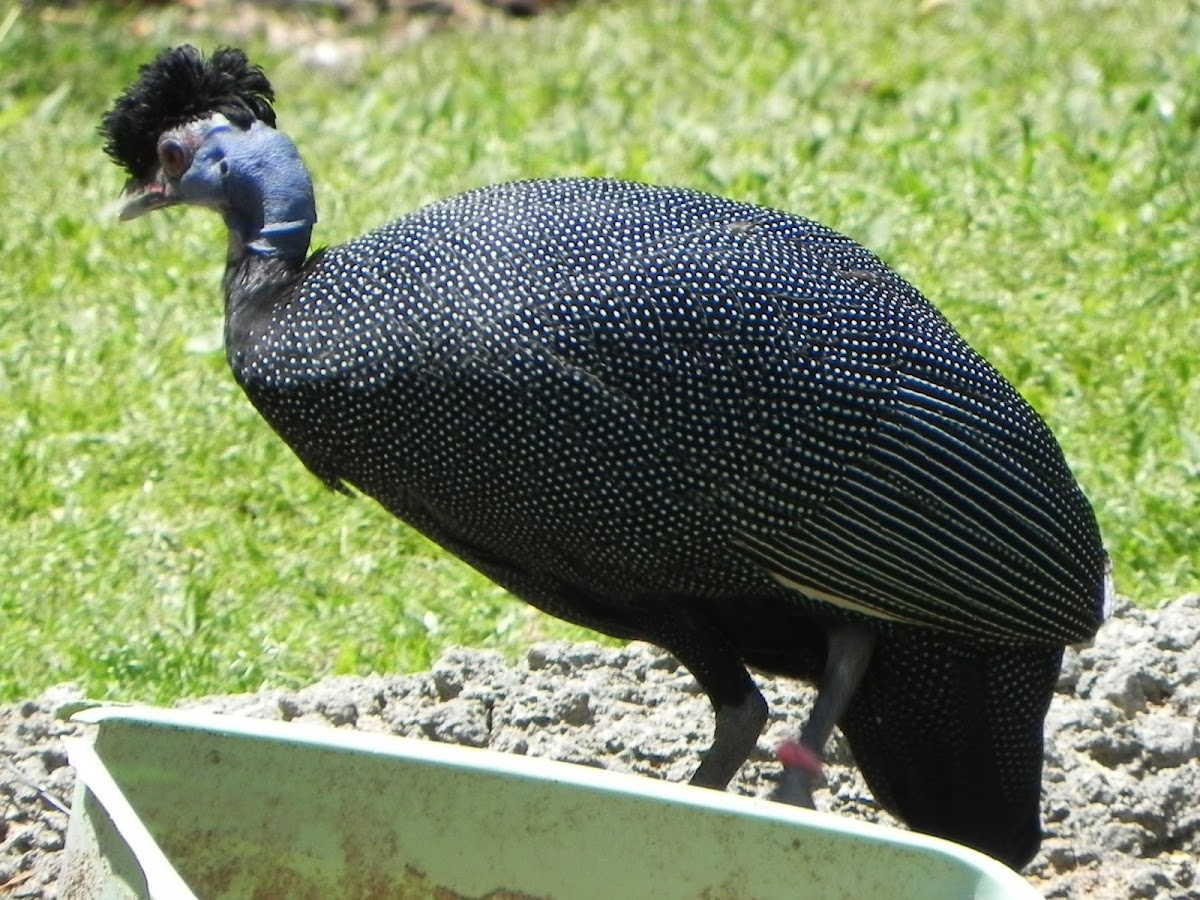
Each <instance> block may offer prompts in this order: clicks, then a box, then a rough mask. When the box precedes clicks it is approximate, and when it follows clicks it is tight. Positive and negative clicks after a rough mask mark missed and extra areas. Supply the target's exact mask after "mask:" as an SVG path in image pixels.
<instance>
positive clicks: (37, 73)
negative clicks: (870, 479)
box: [0, 0, 1200, 702]
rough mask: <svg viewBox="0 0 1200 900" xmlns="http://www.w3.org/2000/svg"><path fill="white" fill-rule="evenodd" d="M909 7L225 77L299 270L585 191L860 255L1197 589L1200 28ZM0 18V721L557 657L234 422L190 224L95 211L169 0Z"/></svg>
mask: <svg viewBox="0 0 1200 900" xmlns="http://www.w3.org/2000/svg"><path fill="white" fill-rule="evenodd" d="M922 9H923V7H922V5H921V4H919V3H915V2H913V3H899V4H898V3H894V2H891V0H863V2H860V3H855V4H833V3H813V2H811V0H759V2H745V0H707V2H701V0H696V2H683V0H678V2H673V3H666V2H643V3H636V2H632V0H626V2H612V3H602V4H580V5H579V6H578V7H577V8H576V10H575V11H574V12H572V13H571V14H570V15H566V16H561V17H548V18H543V19H539V20H534V21H529V22H519V23H518V22H514V23H508V24H504V25H501V26H497V27H494V28H491V29H489V30H486V31H484V32H483V33H475V34H469V33H466V32H454V31H451V32H447V33H443V34H439V35H435V36H434V37H432V38H430V39H428V40H425V41H422V42H418V43H415V44H412V45H409V46H405V47H402V48H400V49H395V48H384V47H382V46H379V47H377V48H376V49H373V50H371V51H370V52H369V54H368V56H367V57H366V59H365V60H364V61H363V62H362V64H361V66H360V67H358V68H357V69H355V70H354V71H352V72H350V73H334V74H331V73H329V72H324V71H320V70H318V69H315V68H313V67H312V66H309V65H305V64H302V63H301V62H299V61H297V60H296V59H295V58H294V57H289V56H284V55H281V54H279V53H278V52H273V51H270V50H268V49H264V48H263V47H262V46H259V45H257V44H256V43H255V42H251V43H250V44H249V45H248V50H249V51H250V52H251V54H252V55H253V56H255V57H256V58H258V59H260V60H261V61H262V62H263V63H264V64H265V65H266V66H267V68H268V70H269V73H270V75H271V76H272V78H273V80H274V81H275V85H276V89H277V91H278V94H279V97H280V102H279V114H280V123H281V126H282V127H283V128H284V129H285V130H287V131H288V132H289V133H290V134H291V135H292V136H293V137H294V138H295V139H296V141H297V143H298V144H299V146H300V147H301V149H302V151H303V152H304V154H305V156H306V159H307V160H308V162H309V164H310V167H311V168H312V170H313V174H314V179H315V181H316V183H317V188H318V201H319V208H320V211H321V222H320V224H319V225H318V230H317V240H318V241H319V242H323V243H333V242H337V241H340V240H342V239H345V238H347V237H350V236H352V235H354V234H357V233H359V232H361V231H363V230H365V229H366V228H368V227H370V226H373V225H376V224H379V223H382V222H384V221H386V220H387V219H389V218H391V217H393V216H395V215H398V214H400V213H402V212H404V211H406V210H409V209H411V208H413V207H414V206H416V205H418V204H420V203H422V202H425V201H428V200H431V199H433V198H436V197H439V196H443V195H446V194H449V193H452V192H455V191H458V190H461V189H465V188H469V187H472V186H475V185H479V184H483V183H486V182H491V181H496V180H500V179H508V178H517V177H527V176H545V175H564V174H578V173H582V174H592V175H601V174H603V175H615V176H622V177H627V178H635V179H643V180H649V181H655V182H670V183H677V184H683V185H688V186H692V187H696V188H701V189H705V190H711V191H715V192H719V193H723V194H728V195H731V196H734V197H737V198H740V199H745V200H750V201H755V202H762V203H767V204H770V205H773V206H778V207H782V208H785V209H790V210H793V211H796V212H801V213H804V214H806V215H809V216H811V217H813V218H816V219H819V220H821V221H823V222H825V223H827V224H829V225H832V226H834V227H836V228H839V229H840V230H842V231H844V232H846V233H848V234H850V235H852V236H854V237H856V238H858V239H859V240H861V241H863V242H864V243H866V244H867V245H868V246H870V247H871V248H872V249H874V250H875V251H876V252H878V253H880V254H881V255H882V256H883V257H884V258H885V259H887V260H888V261H889V262H891V263H892V264H893V265H895V266H896V267H897V268H898V269H899V270H900V271H901V272H902V273H903V274H905V275H906V276H907V277H909V278H910V279H911V280H912V281H914V282H915V283H916V284H917V285H918V286H919V287H921V289H922V290H923V291H924V292H925V293H926V295H927V296H929V297H930V298H931V299H932V300H933V301H934V302H935V303H936V304H937V305H938V306H939V307H940V308H941V309H942V310H943V311H944V312H945V313H946V314H947V315H948V316H949V317H950V318H951V320H952V321H954V322H955V324H956V325H957V326H958V327H959V329H960V330H961V331H962V332H963V333H964V335H965V336H966V337H967V338H968V340H969V341H970V342H971V343H972V344H973V345H974V346H976V347H977V348H978V349H980V350H981V351H982V352H983V353H984V354H985V355H986V356H987V357H988V358H989V359H991V360H992V361H993V362H994V363H995V364H996V365H997V366H998V367H999V368H1000V369H1001V370H1002V371H1003V372H1004V373H1005V374H1006V375H1008V376H1009V378H1010V379H1011V380H1012V381H1014V383H1016V385H1017V386H1018V388H1019V389H1020V390H1021V391H1022V392H1023V393H1024V394H1025V395H1026V396H1027V397H1028V398H1029V399H1030V400H1031V402H1032V403H1033V404H1034V405H1035V406H1036V407H1037V408H1038V409H1039V410H1040V411H1041V412H1042V414H1043V415H1044V416H1045V417H1046V418H1047V420H1048V421H1049V422H1050V424H1051V425H1052V427H1053V428H1054V430H1055V432H1056V433H1057V434H1058V436H1059V438H1060V440H1061V442H1062V444H1063V446H1064V449H1065V450H1066V452H1067V455H1068V457H1069V458H1070V460H1071V461H1072V464H1073V466H1074V468H1075V471H1076V473H1077V475H1078V477H1079V479H1080V481H1081V483H1082V484H1083V485H1084V488H1085V490H1086V491H1087V493H1088V495H1089V496H1090V497H1091V498H1092V500H1093V502H1094V504H1095V506H1096V509H1097V513H1098V515H1099V518H1100V522H1101V526H1102V529H1103V531H1104V534H1105V536H1106V541H1107V544H1108V546H1109V548H1110V550H1111V552H1112V554H1113V556H1114V560H1115V564H1116V570H1117V577H1118V584H1119V588H1120V589H1121V591H1122V592H1124V593H1126V594H1128V595H1130V596H1132V597H1134V598H1135V599H1136V600H1137V601H1138V602H1139V603H1142V604H1154V603H1156V602H1159V601H1161V600H1163V599H1166V598H1170V597H1173V596H1177V595H1179V594H1181V593H1184V592H1186V591H1190V590H1197V589H1198V588H1200V530H1198V529H1200V525H1198V523H1200V361H1198V360H1200V349H1198V348H1200V311H1198V309H1200V307H1198V304H1200V296H1197V294H1198V293H1200V290H1198V289H1200V278H1198V277H1197V272H1198V271H1200V270H1198V268H1197V267H1196V266H1195V265H1194V263H1193V254H1194V253H1195V247H1196V234H1197V233H1198V228H1197V226H1198V225H1200V222H1198V218H1200V213H1198V212H1197V209H1198V205H1197V204H1198V201H1200V149H1198V146H1197V135H1198V132H1200V93H1198V86H1200V50H1198V48H1200V5H1198V4H1197V3H1195V2H1192V3H1184V2H1159V3H1153V4H1150V3H1144V4H1127V3H1119V2H1115V0H1114V2H1105V0H1094V2H1077V0H1072V2H1066V0H1061V2H1045V3H1038V2H1033V0H1024V2H1021V0H1016V2H1007V3H991V2H967V0H963V2H956V3H949V4H944V5H940V6H939V5H935V4H925V6H924V10H925V11H922ZM0 22H2V23H3V24H2V25H0V35H2V37H0V59H2V60H3V62H2V64H0V171H2V172H3V177H2V178H0V209H2V210H3V211H4V214H5V215H4V220H3V228H0V260H3V263H2V265H0V447H3V448H4V453H5V460H4V463H3V465H0V573H2V575H0V699H11V698H17V697H22V696H28V695H31V694H34V693H36V692H37V691H39V690H40V689H42V688H43V687H45V686H47V685H49V684H52V683H54V682H57V681H62V680H74V681H77V682H79V683H80V684H81V685H82V686H83V687H84V688H85V689H86V690H87V691H88V692H89V693H90V694H92V695H94V696H105V697H118V698H123V699H147V700H152V701H157V702H166V701H169V700H171V699H173V698H175V697H179V696H182V695H188V694H197V693H204V692H213V691H238V690H250V689H255V688H258V687H260V686H262V685H264V684H272V685H296V684H300V683H304V682H307V681H310V680H312V679H314V678H316V677H318V676H321V675H324V674H328V673H330V672H367V671H372V670H379V671H387V670H404V669H414V668H420V667H423V666H425V665H427V664H428V663H429V662H430V661H431V659H432V658H434V657H435V656H436V655H437V653H438V652H439V651H440V650H441V649H442V648H443V647H445V646H447V645H450V644H456V643H462V644H470V645H487V646H499V647H504V648H508V649H514V648H517V647H519V646H520V645H521V644H522V643H523V642H526V641H528V640H529V639H531V638H533V637H538V636H546V635H551V636H558V635H567V636H579V635H580V634H582V632H579V631H577V630H573V629H570V628H568V627H567V626H564V625H561V624H559V623H555V622H553V621H552V620H549V619H546V618H544V617H541V616H539V615H537V614H535V613H533V612H531V611H529V610H528V609H526V608H525V607H523V606H521V605H519V604H517V603H515V602H514V601H512V600H511V599H509V598H508V597H507V596H506V595H504V594H503V592H501V591H499V590H498V589H497V588H495V587H493V586H491V585H490V584H489V583H488V582H487V581H486V580H484V579H483V578H482V577H480V576H478V575H476V574H475V573H473V572H471V571H470V570H468V569H466V568H465V567H463V566H462V565H460V564H459V563H457V562H455V561H454V560H452V559H450V558H448V557H446V556H445V555H443V554H441V553H440V552H439V551H437V550H436V548H433V547H432V546H431V545H429V544H428V543H427V542H425V541H424V540H423V539H421V538H420V537H418V536H416V535H414V534H413V533H412V532H410V531H409V530H408V529H406V528H405V527H404V526H402V525H400V524H399V523H397V522H394V521H393V520H391V519H389V518H388V517H387V516H386V515H384V514H383V513H381V512H380V511H379V510H378V509H377V508H375V507H374V505H373V504H372V503H371V502H370V501H367V500H365V499H358V500H348V499H345V498H342V497H339V496H333V495H329V494H327V493H325V492H324V491H323V490H322V489H321V488H320V487H319V486H318V485H317V484H316V482H315V480H314V479H313V478H311V477H310V476H309V475H308V474H307V473H306V472H305V471H304V470H303V468H302V467H301V465H300V464H299V463H298V462H297V461H296V460H295V459H294V458H293V457H292V456H291V455H290V453H289V452H288V451H287V450H286V449H285V448H284V447H283V445H282V443H281V442H280V441H279V440H278V439H277V438H275V437H274V436H273V434H272V433H271V432H270V431H269V429H268V428H267V427H266V426H265V425H264V424H263V423H261V422H260V421H259V420H258V418H257V416H256V414H255V413H254V412H253V410H252V409H251V408H250V406H249V404H248V403H247V402H246V401H245V400H244V399H243V398H242V397H241V396H240V394H239V392H238V390H237V388H236V386H235V385H234V383H233V380H232V378H231V377H230V376H229V374H228V372H227V371H226V369H225V365H224V361H223V356H222V353H221V350H220V345H219V344H220V340H219V339H220V328H221V325H220V315H221V297H220V275H221V268H222V262H223V253H224V236H223V234H222V229H221V225H220V223H219V221H217V219H216V217H214V216H211V215H206V214H204V213H203V212H200V211H178V210H177V211H173V212H170V213H165V214H157V215H155V216H152V217H150V218H149V219H146V220H141V221H139V222H137V223H134V224H131V225H124V226H118V225H117V224H116V222H115V221H114V219H113V215H112V207H111V203H112V201H113V199H114V198H115V197H116V195H117V193H118V191H119V188H120V185H121V176H120V173H119V172H118V171H117V170H116V169H115V168H114V167H113V166H111V165H109V164H108V163H107V162H106V160H105V159H104V158H103V156H102V155H101V153H100V149H99V146H98V140H97V138H96V136H95V126H96V123H97V120H98V118H99V116H100V114H101V113H102V112H103V111H104V109H105V108H106V106H107V104H108V102H109V101H110V100H111V98H112V96H113V95H114V94H116V93H117V92H118V91H120V90H121V89H123V87H124V86H125V84H126V83H127V82H128V81H129V80H130V79H131V77H132V76H133V74H134V71H135V69H136V67H137V65H138V64H139V63H141V62H144V61H145V60H146V59H148V58H149V57H150V56H151V55H152V54H153V53H154V52H155V51H156V50H157V49H158V48H160V47H162V46H165V45H167V44H170V43H175V42H178V41H180V40H184V39H188V40H192V41H194V42H197V43H199V44H201V45H203V46H206V47H211V46H212V45H213V44H215V43H217V42H218V40H219V38H214V37H213V36H211V35H205V34H193V33H189V32H187V31H186V30H185V29H184V28H183V27H182V24H181V23H182V19H181V18H180V17H179V16H178V15H176V14H175V13H173V12H172V11H171V10H165V11H164V10H159V11H155V12H146V13H141V14H135V13H128V12H125V13H113V12H107V11H103V10H100V9H98V8H84V9H82V10H77V11H69V12H63V11H48V12H47V13H45V14H44V15H39V14H38V13H36V12H32V11H29V10H26V11H23V12H21V13H20V14H17V13H12V14H11V15H9V16H8V18H5V14H4V13H3V12H2V11H0ZM135 26H136V27H135ZM135 34H136V35H140V37H134V35H135Z"/></svg>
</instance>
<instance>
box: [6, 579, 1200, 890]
mask: <svg viewBox="0 0 1200 900" xmlns="http://www.w3.org/2000/svg"><path fill="white" fill-rule="evenodd" d="M761 683H762V685H763V688H764V693H765V694H766V696H767V699H768V701H769V702H770V704H771V709H772V721H771V724H770V728H769V729H768V731H767V733H766V734H765V735H764V736H763V739H762V740H761V741H760V744H759V750H758V753H757V754H756V755H755V757H754V758H753V759H752V760H751V762H750V763H749V764H748V765H747V766H746V767H745V771H743V773H742V775H741V777H740V779H739V781H738V783H737V784H736V786H735V789H736V790H738V791H741V792H745V793H750V794H765V793H767V792H769V790H770V788H771V778H772V775H773V773H774V772H775V771H776V769H777V766H776V764H775V763H774V762H773V759H772V753H771V751H772V748H773V747H774V746H775V745H776V744H777V743H778V741H779V740H780V739H781V738H782V737H783V736H784V735H786V734H789V733H791V729H794V728H795V727H796V723H798V722H801V721H803V716H804V713H805V710H806V709H807V708H808V705H809V703H811V700H812V692H811V691H810V690H808V689H806V688H802V687H799V686H797V685H795V684H793V683H789V682H786V681H782V680H771V679H761ZM72 697H73V694H72V691H71V689H70V688H69V687H64V688H58V689H55V690H53V691H50V692H48V693H47V694H46V695H44V696H43V697H41V698H38V699H37V700H31V701H28V702H25V703H22V704H19V705H16V706H11V707H7V708H0V809H2V810H3V820H2V824H0V900H9V898H12V900H16V898H30V897H54V896H56V878H57V874H58V871H57V866H58V864H59V862H60V857H61V853H60V851H61V850H62V847H63V836H64V830H65V827H66V822H67V805H68V804H69V803H70V800H71V788H72V774H71V770H70V767H69V765H68V764H67V759H66V754H65V752H64V750H63V745H62V738H63V737H64V736H65V735H69V734H75V733H80V732H82V731H83V729H82V728H81V727H79V726H75V725H71V724H69V723H66V722H63V721H61V720H59V719H57V718H55V716H54V710H55V709H56V708H58V707H59V706H60V705H61V704H63V703H64V702H66V701H69V700H70V699H72ZM186 705H187V706H190V707H193V708H201V709H205V710H209V711H217V712H226V713H236V714H240V715H251V716H260V717H265V718H272V719H284V720H297V719H300V720H305V721H312V722H317V723H321V724H326V725H329V726H332V727H340V728H358V729H362V730H370V731H377V732H391V733H396V734H403V735H407V736H412V737H421V738H427V739H429V740H436V741H445V742H451V743H459V744H468V745H471V746H477V747H484V746H487V747H492V748H494V749H497V750H502V751H505V752H510V753H524V754H529V755H534V756H548V757H553V758H556V759H560V760H565V761H569V762H576V763H582V764H586V765H599V766H603V767H606V768H610V769H616V770H622V771H631V772H638V773H642V774H645V775H647V776H649V777H655V778H668V779H673V780H684V779H685V778H686V777H687V776H688V774H689V773H690V771H691V768H692V767H693V766H694V765H695V762H696V759H697V756H698V754H699V753H700V752H701V751H702V750H703V749H704V748H705V747H706V746H707V743H708V741H709V740H710V739H711V728H712V716H711V713H710V710H709V708H708V703H707V701H706V700H705V699H704V697H703V696H702V695H701V694H699V693H698V691H697V688H696V686H695V683H694V682H693V681H692V679H691V678H690V677H689V676H688V675H687V673H686V672H684V671H683V670H681V669H680V668H679V667H678V665H677V664H676V663H675V661H674V660H673V659H672V658H671V657H669V656H666V655H665V654H662V653H660V652H659V651H657V650H655V649H654V648H651V647H647V646H645V645H640V644H635V645H631V646H630V647H627V648H625V649H620V650H612V649H604V648H601V647H598V646H596V645H593V644H562V643H555V644H540V645H537V646H535V647H533V648H532V649H531V650H530V651H529V652H528V653H527V654H526V655H525V658H524V659H523V660H521V661H520V662H519V663H517V664H515V665H514V664H509V663H507V662H505V660H504V659H503V658H502V657H501V656H499V655H498V654H496V653H493V652H477V651H469V650H457V651H453V652H451V653H448V654H447V655H446V656H444V657H443V658H442V659H441V660H439V661H438V663H437V664H436V665H435V666H434V667H433V669H432V671H430V672H423V673H420V674H416V675H405V676H388V677H384V676H375V677H370V678H335V679H329V680H326V681H322V682H320V683H318V684H315V685H313V686H311V687H309V688H306V689H304V690H302V691H299V692H295V693H289V692H284V691H266V692H263V693H259V694H250V695H244V696H232V697H213V698H207V699H203V700H198V701H191V702H189V703H187V704H186ZM1198 718H1200V594H1196V595H1190V596H1187V597H1183V598H1181V599H1180V600H1177V601H1176V602H1174V603H1171V604H1168V605H1167V606H1164V607H1163V608H1162V609H1160V610H1158V611H1155V612H1146V611H1142V610H1138V609H1135V608H1132V607H1130V606H1128V605H1125V606H1121V607H1120V608H1119V609H1118V611H1117V614H1116V616H1115V617H1114V619H1113V621H1111V622H1110V623H1109V624H1108V625H1107V626H1105V628H1104V629H1103V630H1102V631H1101V634H1100V636H1099V637H1098V638H1097V640H1096V642H1095V643H1094V644H1093V645H1092V646H1089V647H1086V648H1082V649H1079V650H1070V651H1068V654H1067V659H1066V664H1065V665H1064V668H1063V676H1062V678H1061V680H1060V684H1059V694H1058V696H1057V697H1056V698H1055V701H1054V704H1053V706H1052V707H1051V711H1050V715H1049V717H1048V719H1047V723H1046V724H1047V742H1046V743H1047V756H1046V773H1045V800H1044V820H1045V822H1046V828H1047V833H1048V836H1047V838H1046V841H1045V843H1044V845H1043V848H1042V852H1041V854H1040V855H1039V856H1038V858H1037V859H1036V860H1035V861H1034V862H1033V864H1032V865H1031V866H1030V867H1029V868H1028V870H1027V871H1026V873H1025V874H1026V875H1027V876H1028V877H1029V879H1030V880H1031V881H1032V882H1033V883H1034V884H1035V885H1037V886H1038V888H1039V889H1040V890H1041V891H1042V892H1043V893H1044V894H1045V896H1047V897H1055V898H1072V900H1074V898H1079V900H1082V898H1092V900H1110V898H1111V900H1116V898H1120V900H1138V898H1154V900H1160V898H1161V900H1166V898H1178V900H1182V898H1196V900H1200V874H1198V872H1197V869H1198V867H1200V799H1198V798H1200V725H1198V724H1197V720H1198ZM827 780H828V784H827V786H826V787H825V788H824V789H822V790H821V791H819V792H818V795H817V804H818V806H819V807H821V808H823V809H827V810H833V811H836V812H839V813H844V814H846V815H852V816H858V817H861V818H865V819H871V820H875V821H880V820H885V819H886V817H885V816H883V815H882V814H881V813H880V812H879V811H878V810H877V809H876V808H875V807H874V805H873V803H872V801H871V799H870V794H869V792H868V791H867V788H866V786H865V784H864V783H863V781H862V779H861V778H860V777H859V776H858V774H857V772H856V771H855V770H854V768H853V766H852V762H851V760H850V757H849V753H848V752H847V750H846V747H845V745H844V744H843V743H841V742H840V740H837V741H835V746H834V747H833V748H832V754H831V764H830V765H829V766H828V768H827Z"/></svg>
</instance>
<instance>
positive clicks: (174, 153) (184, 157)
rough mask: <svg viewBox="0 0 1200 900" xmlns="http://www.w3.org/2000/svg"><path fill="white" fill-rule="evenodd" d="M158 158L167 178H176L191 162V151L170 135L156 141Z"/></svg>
mask: <svg viewBox="0 0 1200 900" xmlns="http://www.w3.org/2000/svg"><path fill="white" fill-rule="evenodd" d="M158 160H159V162H160V163H161V164H162V169H163V173H164V174H165V175H166V176H167V177H168V178H178V177H179V176H180V175H182V174H183V173H184V172H186V171H187V170H188V166H190V165H191V164H192V151H191V150H190V149H188V148H187V147H185V146H184V145H183V144H182V143H180V142H179V141H178V140H176V139H175V138H172V137H164V138H163V139H162V140H161V141H159V142H158Z"/></svg>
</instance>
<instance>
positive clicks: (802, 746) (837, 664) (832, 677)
mask: <svg viewBox="0 0 1200 900" xmlns="http://www.w3.org/2000/svg"><path fill="white" fill-rule="evenodd" d="M874 648H875V635H874V633H873V632H871V631H868V630H867V629H865V628H861V627H859V626H855V625H841V626H838V627H836V628H834V629H833V630H832V631H831V632H830V634H829V650H828V655H827V656H826V659H825V673H824V674H823V675H822V676H821V685H820V688H819V690H818V692H817V702H816V703H814V704H813V708H812V712H811V713H810V714H809V717H808V722H807V723H806V724H805V726H804V730H803V731H802V732H801V733H800V740H799V742H796V741H787V742H785V743H784V744H783V745H782V746H781V747H780V748H779V751H778V756H779V761H780V762H781V763H783V776H782V778H781V779H780V782H779V787H778V788H777V789H776V790H775V794H774V799H775V800H779V801H781V802H783V803H791V804H793V805H795V806H807V807H808V808H809V809H812V807H813V799H812V788H813V782H814V781H815V779H816V777H817V775H819V774H820V771H821V762H822V759H823V757H824V753H825V745H826V744H827V743H829V736H830V735H831V734H833V726H834V725H836V724H837V723H838V720H839V719H840V718H841V717H842V714H843V713H844V712H845V711H846V707H848V706H849V705H850V700H851V698H853V697H854V692H855V690H856V689H857V688H858V684H859V682H860V681H862V677H863V674H864V673H865V672H866V671H867V664H868V663H869V662H870V661H871V651H872V650H873V649H874Z"/></svg>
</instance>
